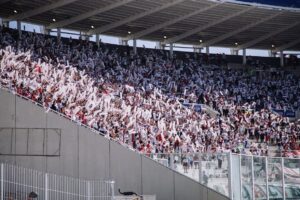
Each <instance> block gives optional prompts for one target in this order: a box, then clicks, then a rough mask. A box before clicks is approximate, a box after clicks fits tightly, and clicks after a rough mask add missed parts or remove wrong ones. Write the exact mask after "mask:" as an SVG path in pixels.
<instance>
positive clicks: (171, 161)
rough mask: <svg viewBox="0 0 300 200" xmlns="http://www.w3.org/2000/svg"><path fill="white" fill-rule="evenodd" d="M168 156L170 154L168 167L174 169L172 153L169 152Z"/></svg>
mask: <svg viewBox="0 0 300 200" xmlns="http://www.w3.org/2000/svg"><path fill="white" fill-rule="evenodd" d="M169 156H170V165H169V167H170V168H171V169H173V170H174V169H175V168H174V154H173V153H171V154H169Z"/></svg>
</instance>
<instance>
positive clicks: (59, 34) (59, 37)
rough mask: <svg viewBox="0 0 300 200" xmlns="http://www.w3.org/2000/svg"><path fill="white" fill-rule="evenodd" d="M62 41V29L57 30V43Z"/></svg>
mask: <svg viewBox="0 0 300 200" xmlns="http://www.w3.org/2000/svg"><path fill="white" fill-rule="evenodd" d="M60 40H61V29H60V28H57V41H59V42H60Z"/></svg>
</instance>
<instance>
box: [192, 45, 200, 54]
mask: <svg viewBox="0 0 300 200" xmlns="http://www.w3.org/2000/svg"><path fill="white" fill-rule="evenodd" d="M193 49H194V53H201V51H202V47H201V46H199V45H194V46H193Z"/></svg>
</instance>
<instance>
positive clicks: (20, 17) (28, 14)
mask: <svg viewBox="0 0 300 200" xmlns="http://www.w3.org/2000/svg"><path fill="white" fill-rule="evenodd" d="M75 1H77V0H60V1H56V2H55V3H52V4H47V5H44V6H41V7H39V8H36V9H32V10H28V11H26V12H23V13H20V14H17V15H12V16H10V17H8V18H7V19H6V20H7V21H12V20H23V19H26V18H29V17H32V16H35V15H38V14H41V13H44V12H47V11H49V10H53V9H55V8H59V7H62V6H64V5H67V4H70V3H73V2H75Z"/></svg>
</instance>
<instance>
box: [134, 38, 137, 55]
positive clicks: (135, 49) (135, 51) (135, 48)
mask: <svg viewBox="0 0 300 200" xmlns="http://www.w3.org/2000/svg"><path fill="white" fill-rule="evenodd" d="M133 53H134V54H137V47H136V39H133Z"/></svg>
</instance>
